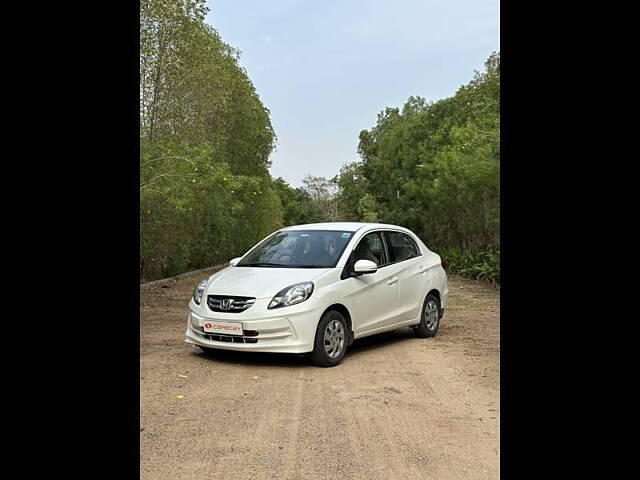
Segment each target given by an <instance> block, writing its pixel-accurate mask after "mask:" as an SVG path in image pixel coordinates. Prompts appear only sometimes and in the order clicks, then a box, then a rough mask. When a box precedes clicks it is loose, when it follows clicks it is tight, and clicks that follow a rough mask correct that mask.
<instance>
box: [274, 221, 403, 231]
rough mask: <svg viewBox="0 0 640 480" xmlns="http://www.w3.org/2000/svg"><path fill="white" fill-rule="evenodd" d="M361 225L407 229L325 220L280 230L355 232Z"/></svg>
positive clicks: (386, 226)
mask: <svg viewBox="0 0 640 480" xmlns="http://www.w3.org/2000/svg"><path fill="white" fill-rule="evenodd" d="M363 227H367V229H369V228H393V229H398V230H407V229H406V228H404V227H399V226H397V225H389V224H386V223H364V222H326V223H307V224H305V225H292V226H290V227H286V228H283V229H282V230H285V231H286V230H339V231H344V232H355V231H356V230H360V229H361V228H363Z"/></svg>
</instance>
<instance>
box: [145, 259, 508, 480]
mask: <svg viewBox="0 0 640 480" xmlns="http://www.w3.org/2000/svg"><path fill="white" fill-rule="evenodd" d="M212 271H213V270H211V271H209V272H206V271H205V272H198V273H197V274H195V275H192V276H186V277H182V278H179V279H175V280H168V281H167V282H159V283H155V284H154V285H151V286H142V287H141V288H140V301H141V304H140V394H141V405H140V470H141V478H142V479H149V480H151V479H153V480H158V479H218V478H220V479H231V478H233V479H307V478H309V479H324V478H328V477H334V478H345V479H367V480H371V479H390V480H399V479H439V480H446V479H454V478H455V479H497V478H499V476H500V470H499V459H500V449H499V447H500V433H499V432H500V386H499V377H500V302H499V295H500V291H499V289H498V288H496V287H491V286H487V285H484V284H481V283H478V282H474V281H470V280H466V279H463V278H460V277H455V276H451V277H450V278H449V286H450V300H449V305H448V307H447V310H446V312H445V315H444V318H443V319H442V323H441V325H440V330H439V331H438V335H437V336H436V337H435V338H430V339H418V338H414V337H413V336H412V333H411V331H410V329H409V328H403V329H400V330H397V331H395V332H390V333H387V334H380V335H377V336H373V337H368V338H365V339H362V340H356V342H355V343H354V344H353V345H352V346H351V347H350V349H349V350H348V351H347V355H346V356H345V358H344V360H343V362H342V363H341V364H340V365H339V366H337V367H334V368H328V369H324V368H318V367H313V366H310V365H309V364H308V363H307V359H306V358H305V357H304V356H302V355H298V356H292V355H283V354H266V353H245V352H226V351H220V352H216V353H214V354H204V353H202V352H201V351H200V350H199V349H198V348H197V347H193V346H190V345H188V344H186V343H184V342H183V335H184V330H185V327H186V315H187V313H186V312H187V302H188V300H189V297H190V295H191V293H192V291H193V288H194V286H195V285H196V283H197V282H198V281H199V280H201V279H203V278H206V277H207V275H209V274H210V273H211V272H212Z"/></svg>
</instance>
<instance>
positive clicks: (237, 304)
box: [207, 295, 256, 336]
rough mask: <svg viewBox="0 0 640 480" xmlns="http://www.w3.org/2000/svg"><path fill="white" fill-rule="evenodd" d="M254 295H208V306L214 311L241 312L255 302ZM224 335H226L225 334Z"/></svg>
mask: <svg viewBox="0 0 640 480" xmlns="http://www.w3.org/2000/svg"><path fill="white" fill-rule="evenodd" d="M255 301H256V299H255V298H253V297H232V296H229V295H208V296H207V306H208V307H209V309H210V310H212V311H214V312H227V313H240V312H244V311H245V310H246V309H247V308H249V307H251V305H253V304H254V303H255ZM223 336H224V335H223Z"/></svg>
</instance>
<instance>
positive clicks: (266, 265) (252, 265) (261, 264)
mask: <svg viewBox="0 0 640 480" xmlns="http://www.w3.org/2000/svg"><path fill="white" fill-rule="evenodd" d="M236 266H237V267H286V266H287V265H283V264H281V263H266V262H264V263H240V264H238V265H236Z"/></svg>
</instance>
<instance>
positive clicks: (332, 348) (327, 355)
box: [311, 310, 348, 367]
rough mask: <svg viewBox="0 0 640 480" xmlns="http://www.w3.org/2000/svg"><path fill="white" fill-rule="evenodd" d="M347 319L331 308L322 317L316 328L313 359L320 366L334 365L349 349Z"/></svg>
mask: <svg viewBox="0 0 640 480" xmlns="http://www.w3.org/2000/svg"><path fill="white" fill-rule="evenodd" d="M347 332H348V330H347V321H346V320H345V318H344V315H342V314H341V313H340V312H337V311H336V310H329V311H328V312H326V313H325V314H324V315H322V318H321V319H320V322H319V323H318V328H317V330H316V338H315V341H314V346H313V352H312V353H311V361H312V362H313V364H314V365H317V366H319V367H334V366H336V365H338V364H339V363H340V361H341V360H342V358H343V357H344V354H345V352H346V350H347V339H348V333H347Z"/></svg>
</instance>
